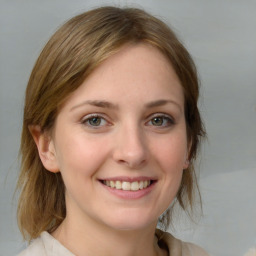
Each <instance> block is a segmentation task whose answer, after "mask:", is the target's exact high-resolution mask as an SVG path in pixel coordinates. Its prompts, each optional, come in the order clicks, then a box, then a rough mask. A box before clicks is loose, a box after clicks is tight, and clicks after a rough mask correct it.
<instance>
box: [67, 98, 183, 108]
mask: <svg viewBox="0 0 256 256" xmlns="http://www.w3.org/2000/svg"><path fill="white" fill-rule="evenodd" d="M168 103H171V104H174V105H176V106H177V107H178V108H179V109H180V110H182V108H181V106H180V104H178V103H177V102H175V101H173V100H164V99H161V100H156V101H152V102H149V103H147V104H146V105H145V106H146V108H154V107H160V106H164V105H166V104H168ZM84 105H91V106H96V107H99V108H109V109H118V106H117V105H115V104H113V103H111V102H109V101H105V100H87V101H84V102H82V103H80V104H78V105H75V106H74V107H72V108H71V109H70V111H72V110H74V109H76V108H79V107H82V106H84Z"/></svg>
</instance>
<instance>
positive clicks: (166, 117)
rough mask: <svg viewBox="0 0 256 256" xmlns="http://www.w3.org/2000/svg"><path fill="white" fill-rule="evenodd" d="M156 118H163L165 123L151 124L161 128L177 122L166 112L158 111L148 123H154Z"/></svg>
mask: <svg viewBox="0 0 256 256" xmlns="http://www.w3.org/2000/svg"><path fill="white" fill-rule="evenodd" d="M155 118H161V119H162V121H163V123H164V125H162V124H161V125H153V124H150V126H155V127H159V128H166V127H170V126H172V125H174V124H175V121H174V119H173V118H172V117H171V116H169V115H166V114H162V113H157V114H154V115H153V116H151V117H150V120H149V121H148V122H147V124H148V123H149V122H151V123H152V121H153V120H154V119H155Z"/></svg>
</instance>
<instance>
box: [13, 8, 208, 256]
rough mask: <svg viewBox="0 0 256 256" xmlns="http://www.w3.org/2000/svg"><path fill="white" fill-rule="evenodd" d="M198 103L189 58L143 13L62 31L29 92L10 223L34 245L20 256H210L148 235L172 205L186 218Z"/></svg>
mask: <svg viewBox="0 0 256 256" xmlns="http://www.w3.org/2000/svg"><path fill="white" fill-rule="evenodd" d="M198 95H199V91H198V80H197V74H196V69H195V66H194V64H193V61H192V60H191V58H190V56H189V54H188V52H187V51H186V49H185V48H184V47H183V46H182V44H181V43H180V42H179V41H178V39H177V38H176V36H175V35H174V33H173V32H172V31H171V30H170V29H169V28H168V27H167V26H166V25H165V24H164V23H163V22H161V21H160V20H158V19H156V18H155V17H153V16H151V15H149V14H147V13H146V12H144V11H142V10H139V9H129V8H128V9H120V8H115V7H102V8H98V9H95V10H92V11H89V12H87V13H83V14H81V15H79V16H76V17H74V18H73V19H71V20H70V21H68V22H67V23H66V24H64V25H63V26H62V27H61V28H60V29H59V30H58V31H57V32H56V33H55V34H54V35H53V36H52V38H51V39H50V40H49V42H48V43H47V45H46V46H45V48H44V49H43V51H42V53H41V55H40V56H39V58H38V60H37V62H36V64H35V67H34V69H33V71H32V74H31V77H30V80H29V83H28V86H27V91H26V100H25V108H24V123H23V131H22V141H21V154H22V170H21V174H20V177H19V182H18V187H19V188H21V190H22V191H21V196H20V200H19V207H18V220H19V226H20V229H21V232H22V234H23V236H24V238H25V239H27V240H29V241H31V240H33V241H32V243H31V245H30V246H29V247H28V248H27V249H26V250H25V251H24V252H22V253H21V254H20V255H78V256H79V255H140V256H141V255H147V256H151V255H152V256H153V255H172V256H175V255H197V256H198V255H199V256H200V255H206V253H205V252H204V251H203V250H202V249H201V248H199V247H197V246H195V245H192V244H189V243H185V242H182V241H180V240H178V239H175V238H174V237H173V236H171V235H170V234H168V233H166V232H163V231H160V230H158V229H156V226H157V223H158V222H160V223H162V224H163V225H166V227H167V225H168V223H169V220H170V214H171V211H172V207H169V206H170V205H172V206H173V205H174V202H177V203H178V204H179V205H180V206H181V207H182V208H183V209H184V210H187V211H189V209H190V208H192V206H193V196H194V191H195V190H196V189H197V183H196V179H195V174H194V170H193V161H194V159H195V157H196V153H197V148H198V144H199V141H200V137H201V136H203V135H204V130H203V127H202V123H201V119H200V114H199V112H198V109H197V100H198ZM167 209H168V210H167ZM163 213H164V214H163Z"/></svg>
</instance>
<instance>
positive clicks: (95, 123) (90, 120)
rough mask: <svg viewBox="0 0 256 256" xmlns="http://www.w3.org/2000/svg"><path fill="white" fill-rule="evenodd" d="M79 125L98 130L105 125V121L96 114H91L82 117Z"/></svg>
mask: <svg viewBox="0 0 256 256" xmlns="http://www.w3.org/2000/svg"><path fill="white" fill-rule="evenodd" d="M81 123H82V124H84V125H86V126H89V127H93V128H98V127H102V126H106V125H107V121H106V120H105V119H104V118H103V117H102V116H99V115H98V114H91V115H88V116H86V117H84V118H83V120H82V122H81Z"/></svg>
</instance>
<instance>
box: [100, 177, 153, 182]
mask: <svg viewBox="0 0 256 256" xmlns="http://www.w3.org/2000/svg"><path fill="white" fill-rule="evenodd" d="M99 180H100V181H102V180H106V181H111V180H112V181H118V180H119V181H127V182H134V181H146V180H152V181H156V180H157V178H156V177H149V176H139V177H128V176H115V177H108V178H102V179H99Z"/></svg>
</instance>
